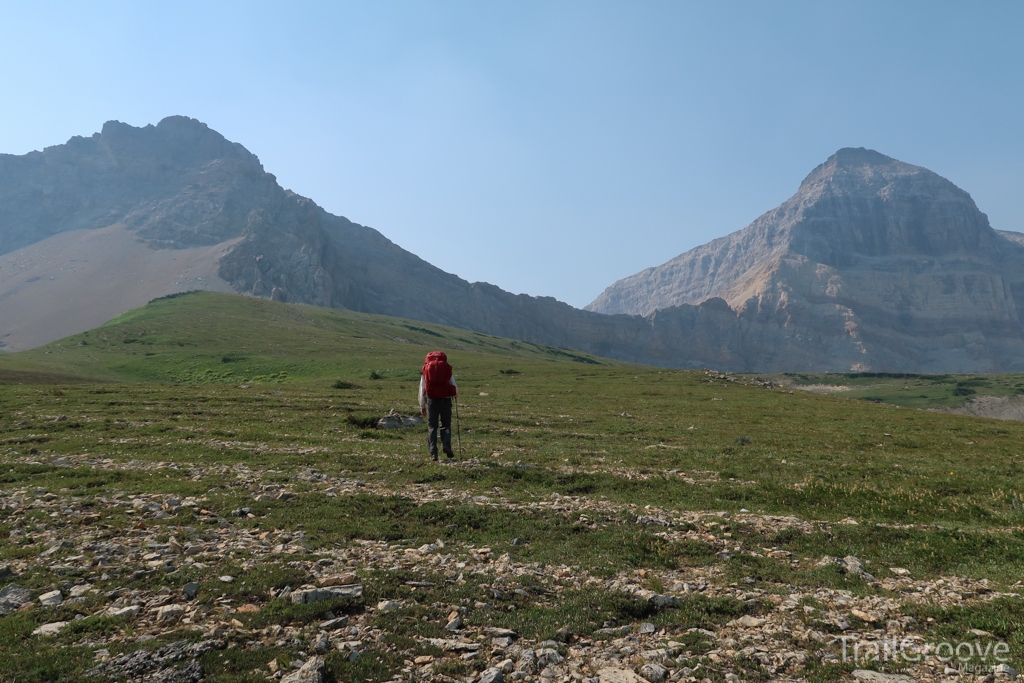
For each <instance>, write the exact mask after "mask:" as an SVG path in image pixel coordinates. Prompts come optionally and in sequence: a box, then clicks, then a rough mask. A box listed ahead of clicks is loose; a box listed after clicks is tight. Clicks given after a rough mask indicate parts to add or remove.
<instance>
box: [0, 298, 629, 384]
mask: <svg viewBox="0 0 1024 683" xmlns="http://www.w3.org/2000/svg"><path fill="white" fill-rule="evenodd" d="M435 348H444V349H447V350H448V352H449V353H454V354H455V355H456V356H460V361H461V365H460V370H462V371H463V372H465V371H466V370H467V369H469V368H474V367H477V365H478V361H480V360H481V356H483V357H484V358H487V360H486V361H484V363H485V364H487V363H488V362H493V361H492V360H491V358H492V357H493V356H494V355H495V354H498V355H501V356H503V357H504V359H505V360H504V362H505V363H507V362H508V360H509V359H510V358H512V359H522V360H529V361H547V360H556V361H566V362H572V363H579V364H582V365H623V364H622V363H617V362H615V361H609V360H605V359H597V358H594V357H593V356H589V355H587V354H583V353H579V352H577V351H570V350H566V349H557V348H554V347H550V346H541V345H537V344H529V343H526V342H519V341H515V340H511V339H501V338H498V337H492V336H490V335H486V334H479V333H477V332H470V331H468V330H461V329H457V328H452V327H444V326H442V325H432V324H429V323H421V322H415V321H408V320H402V319H399V318H390V317H386V316H379V315H369V314H363V313H354V312H352V311H341V310H336V309H329V308H318V307H316V306H304V305H280V304H276V303H274V302H272V301H267V300H265V299H257V298H253V297H241V296H234V295H228V294H218V293H214V292H191V293H188V294H183V295H173V296H169V297H164V298H162V299H156V300H154V301H152V302H150V303H149V304H148V305H146V306H144V307H142V308H139V309H135V310H133V311H129V312H128V313H124V314H123V315H120V316H118V317H116V318H114V319H113V320H111V321H110V322H108V323H106V324H104V325H103V326H101V327H99V328H96V329H95V330H92V331H89V332H85V333H82V334H77V335H73V336H71V337H67V338H65V339H61V340H59V341H56V342H53V343H52V344H47V345H45V346H42V347H39V348H36V349H33V350H31V351H24V352H21V353H16V354H0V384H3V383H6V384H41V383H46V384H54V383H69V382H80V381H82V379H83V378H88V379H93V380H104V381H157V382H173V383H204V384H206V383H229V384H244V383H249V384H282V383H289V382H295V381H308V380H314V379H317V380H319V379H331V380H333V381H334V383H335V384H337V385H338V387H337V388H341V389H345V388H350V387H352V388H355V387H358V386H359V385H364V384H369V385H372V383H373V382H376V381H380V380H390V381H396V380H397V381H419V369H420V366H421V365H422V364H423V356H424V355H425V354H426V352H427V351H430V350H432V349H435Z"/></svg>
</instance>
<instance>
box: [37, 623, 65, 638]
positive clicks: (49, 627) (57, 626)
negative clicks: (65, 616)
mask: <svg viewBox="0 0 1024 683" xmlns="http://www.w3.org/2000/svg"><path fill="white" fill-rule="evenodd" d="M67 625H68V622H66V621H55V622H53V623H50V624H43V625H42V626H40V627H39V628H37V629H36V630H35V631H32V635H34V636H55V635H57V634H58V633H60V632H61V631H62V630H64V627H65V626H67Z"/></svg>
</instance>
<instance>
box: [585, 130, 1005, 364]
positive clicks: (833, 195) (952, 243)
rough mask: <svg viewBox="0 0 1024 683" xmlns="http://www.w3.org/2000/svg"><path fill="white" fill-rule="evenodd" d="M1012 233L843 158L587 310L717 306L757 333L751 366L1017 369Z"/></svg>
mask: <svg viewBox="0 0 1024 683" xmlns="http://www.w3.org/2000/svg"><path fill="white" fill-rule="evenodd" d="M1013 235H1014V233H1000V232H997V231H995V230H993V229H992V228H991V227H990V226H989V223H988V218H987V217H986V216H985V214H983V213H981V212H980V211H979V210H978V208H977V206H975V204H974V201H973V200H972V199H971V197H970V195H968V194H967V193H966V192H964V191H963V190H961V189H960V188H958V187H956V186H955V185H953V184H952V183H951V182H949V181H948V180H945V179H944V178H942V177H940V176H938V175H936V174H935V173H932V172H931V171H929V170H927V169H924V168H921V167H919V166H912V165H910V164H906V163H903V162H900V161H897V160H895V159H891V158H889V157H887V156H885V155H883V154H879V153H878V152H874V151H871V150H865V149H843V150H840V151H839V152H837V153H836V154H835V155H833V156H832V157H831V158H829V159H828V160H827V161H826V162H825V163H824V164H822V165H821V166H819V167H818V168H816V169H814V170H813V171H812V172H811V173H810V175H808V176H807V178H806V179H805V180H804V182H803V183H802V184H801V186H800V189H799V190H798V191H797V193H796V194H795V195H794V196H793V197H792V198H790V199H789V200H788V201H786V202H785V203H783V204H782V205H781V206H779V207H778V208H776V209H774V210H772V211H770V212H768V213H766V214H764V215H763V216H761V217H760V218H758V219H757V220H756V221H754V222H753V223H752V224H751V225H749V226H748V227H747V228H745V229H743V230H741V231H739V232H736V233H733V234H731V235H728V236H726V237H724V238H721V239H718V240H715V241H713V242H710V243H709V244H706V245H704V246H701V247H698V248H696V249H693V250H691V251H689V252H687V253H685V254H682V255H681V256H678V257H676V258H675V259H672V260H671V261H669V262H668V263H665V264H664V265H662V266H659V267H657V268H651V269H648V270H645V271H643V272H641V273H638V274H636V275H634V276H632V277H629V278H626V279H624V280H621V281H619V282H617V283H615V284H614V285H612V286H611V287H609V288H608V289H607V290H606V291H605V292H604V293H603V294H602V295H601V296H600V297H599V298H598V299H597V300H595V301H594V302H593V303H592V304H590V306H588V307H587V310H591V311H595V312H603V313H625V314H634V315H651V314H652V313H653V312H655V311H659V310H665V309H671V308H672V307H675V306H679V305H685V304H694V303H699V302H701V301H704V300H705V299H707V298H709V297H720V298H722V299H724V300H725V301H726V302H727V303H728V305H729V306H730V308H731V309H733V310H734V311H735V312H736V315H737V320H738V324H739V325H740V327H743V326H744V325H752V326H754V327H758V328H760V329H761V330H762V334H761V339H762V340H763V344H764V346H763V347H762V348H763V349H764V350H763V351H762V353H761V355H760V357H759V359H758V360H757V361H756V365H757V366H758V367H769V368H779V369H781V368H783V367H787V368H794V367H796V366H798V365H803V364H804V363H805V361H811V362H813V363H814V364H815V365H816V366H817V367H827V368H828V369H833V370H850V369H854V370H890V371H896V370H920V371H939V372H944V371H953V370H958V371H965V372H966V371H999V370H1010V369H1014V370H1019V369H1021V368H1022V367H1024V363H1022V360H1021V358H1022V356H1021V352H1022V351H1024V341H1022V340H1024V329H1022V319H1021V315H1020V313H1019V312H1018V309H1017V302H1018V301H1020V302H1024V268H1022V266H1024V249H1022V247H1021V243H1020V240H1018V239H1017V238H1015V237H1013ZM794 336H795V337H797V338H799V339H800V340H801V341H800V343H799V344H798V347H799V348H796V349H791V351H786V352H785V353H787V354H788V353H790V352H792V353H794V354H795V355H794V357H792V358H789V359H787V360H783V359H781V358H780V357H779V350H781V349H783V348H787V347H790V346H791V342H789V341H785V340H787V339H791V338H792V337H794ZM772 349H774V351H773V350H772ZM823 350H827V354H826V357H825V359H824V363H825V364H824V365H817V364H818V363H819V362H821V359H820V358H819V356H820V352H821V351H823Z"/></svg>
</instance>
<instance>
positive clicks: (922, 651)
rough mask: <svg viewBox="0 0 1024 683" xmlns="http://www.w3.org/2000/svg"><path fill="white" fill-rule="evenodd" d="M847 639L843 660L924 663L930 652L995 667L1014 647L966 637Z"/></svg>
mask: <svg viewBox="0 0 1024 683" xmlns="http://www.w3.org/2000/svg"><path fill="white" fill-rule="evenodd" d="M839 639H840V640H841V641H843V662H845V663H850V662H852V663H854V664H872V663H885V662H898V661H901V662H911V663H912V662H920V661H921V660H923V659H924V658H925V657H928V656H929V655H935V656H936V657H939V658H941V659H943V660H947V661H952V660H956V662H957V663H959V664H961V665H967V664H972V665H974V666H975V667H977V666H982V667H984V666H995V665H997V664H1003V663H1005V662H1007V661H1009V659H1010V646H1009V645H1008V644H1007V643H1006V642H1004V641H1002V640H1000V641H995V640H987V641H981V640H974V641H968V640H964V641H961V642H959V643H952V642H941V643H921V642H918V641H916V640H912V639H910V638H903V639H901V640H897V639H896V637H895V636H892V637H891V638H884V639H882V640H871V641H862V640H857V639H852V638H850V637H848V636H840V638H839Z"/></svg>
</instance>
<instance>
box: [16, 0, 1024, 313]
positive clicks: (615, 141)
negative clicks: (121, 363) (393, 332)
mask: <svg viewBox="0 0 1024 683" xmlns="http://www.w3.org/2000/svg"><path fill="white" fill-rule="evenodd" d="M1022 36H1024V3H1020V2H1009V1H1007V2H986V3H968V2H937V1H927V2H910V1H903V2H891V1H889V2H868V1H864V0H858V1H857V2H829V1H823V0H815V1H813V2H749V3H725V2H723V3H718V2H706V1H705V2H694V3H687V2H681V1H677V2H653V1H648V2H627V1H625V0H623V1H621V2H599V1H596V0H586V1H582V2H570V1H567V0H552V1H549V2H530V1H524V0H514V1H512V0H509V1H508V2H478V1H477V2H427V1H422V0H418V1H415V2H413V1H410V2H386V1H380V0H373V1H372V2H358V3H342V2H322V3H302V2H288V3H260V2H237V3H228V2H216V1H207V2H201V3H199V2H197V3H192V2H179V1H175V2H161V3H154V2H141V1H140V2H124V3H113V2H88V3H82V2H73V3H70V2H69V3H51V2H9V1H7V0H0V64H2V65H3V66H2V68H0V98H2V99H0V101H2V103H3V106H2V107H0V151H3V152H8V153H16V154H22V153H25V152H28V151H30V150H33V149H41V148H43V147H45V146H48V145H53V144H58V143H62V142H65V141H66V140H67V139H68V138H69V137H71V136H72V135H89V134H91V133H93V132H95V131H97V130H99V129H100V127H101V126H102V124H103V122H104V121H106V120H109V119H118V120H120V121H124V122H127V123H130V124H133V125H145V124H147V123H156V122H157V121H159V120H160V119H161V118H163V117H165V116H168V115H171V114H184V115H188V116H192V117H195V118H197V119H200V120H201V121H204V122H206V123H207V124H209V125H210V126H211V127H213V128H214V129H216V130H218V131H220V132H221V133H223V134H224V135H225V136H227V137H228V138H229V139H231V140H234V141H237V142H240V143H242V144H243V145H245V146H246V147H247V148H248V149H249V150H251V151H252V152H254V153H255V154H257V155H258V156H259V157H260V159H261V160H262V161H263V164H264V167H265V168H266V169H267V170H268V171H270V172H272V173H274V174H275V175H276V176H277V177H278V179H279V181H280V182H281V184H282V185H284V186H285V187H287V188H290V189H292V190H294V191H296V192H298V193H300V194H303V195H306V196H309V197H311V198H312V199H314V200H315V201H316V202H318V203H319V204H320V205H322V206H323V207H325V208H326V209H327V210H328V211H331V212H332V213H337V214H341V215H343V216H346V217H348V218H349V219H351V220H353V221H356V222H358V223H363V224H365V225H370V226H372V227H374V228H377V229H378V230H380V231H381V232H382V233H384V234H385V235H386V236H387V237H389V238H390V239H392V240H393V241H395V242H396V243H398V244H400V245H401V246H403V247H405V248H406V249H409V250H410V251H412V252H414V253H416V254H418V255H420V256H421V257H423V258H424V259H426V260H428V261H430V262H431V263H433V264H435V265H437V266H439V267H441V268H443V269H445V270H447V271H450V272H454V273H457V274H458V275H460V276H462V277H464V278H466V279H468V280H485V281H488V282H492V283H494V284H496V285H499V286H501V287H503V288H505V289H508V290H511V291H513V292H526V293H529V294H543V295H550V296H555V297H557V298H559V299H562V300H564V301H567V302H569V303H571V304H574V305H577V306H582V305H585V304H587V303H589V302H590V301H591V300H592V299H593V298H594V297H596V296H597V295H598V294H599V293H600V292H601V291H602V290H603V289H604V287H606V286H607V285H609V284H611V283H612V282H613V281H615V280H616V279H619V278H621V277H624V276H627V275H630V274H632V273H634V272H636V271H638V270H640V269H642V268H645V267H648V266H653V265H657V264H659V263H662V262H664V261H666V260H668V259H669V258H672V257H673V256H675V255H677V254H679V253H682V252H683V251H685V250H687V249H690V248H692V247H694V246H697V245H699V244H702V243H704V242H706V241H708V240H710V239H713V238H715V237H718V236H721V235H724V234H727V233H729V232H732V231H734V230H738V229H740V228H743V227H744V226H746V225H747V224H748V223H749V222H750V221H752V220H753V219H754V218H756V217H757V216H758V215H760V214H761V213H763V212H764V211H767V210H769V209H771V208H773V207H775V206H776V205H778V204H779V203H781V202H782V201H784V200H785V199H786V198H787V197H789V196H790V195H791V194H792V193H793V192H794V191H795V190H796V188H797V186H798V185H799V183H800V181H801V180H802V179H803V178H804V176H805V175H806V174H807V173H808V172H809V171H810V170H811V169H812V168H813V167H814V166H816V165H817V164H819V163H821V162H822V161H824V160H825V159H826V158H827V157H828V156H829V155H830V154H832V153H833V152H834V151H835V150H836V149H838V148H840V147H847V146H858V147H859V146H865V147H870V148H873V149H877V150H879V151H881V152H883V153H885V154H888V155H890V156H894V157H896V158H899V159H902V160H904V161H907V162H910V163H914V164H919V165H922V166H926V167H928V168H931V169H932V170H934V171H936V172H937V173H939V174H941V175H944V176H946V177H947V178H949V179H951V180H952V181H953V182H955V183H956V184H957V185H959V186H960V187H962V188H964V189H965V190H967V191H968V192H970V193H971V195H972V196H973V197H974V199H975V201H976V202H977V203H978V205H979V206H980V208H981V210H982V211H984V212H986V213H987V214H988V215H989V218H990V219H991V222H992V224H993V227H996V228H1002V229H1011V230H1024V38H1022Z"/></svg>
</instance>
